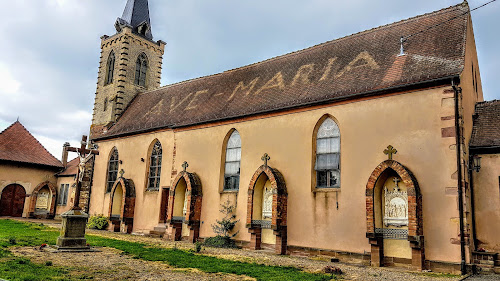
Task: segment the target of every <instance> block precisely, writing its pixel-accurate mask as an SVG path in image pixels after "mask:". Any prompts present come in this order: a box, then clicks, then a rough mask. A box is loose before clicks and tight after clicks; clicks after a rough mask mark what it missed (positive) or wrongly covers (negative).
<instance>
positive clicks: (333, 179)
mask: <svg viewBox="0 0 500 281" xmlns="http://www.w3.org/2000/svg"><path fill="white" fill-rule="evenodd" d="M314 169H315V170H316V187H340V130H339V127H338V126H337V123H335V121H333V120H332V119H331V118H327V119H325V121H323V123H322V124H321V126H320V127H319V129H318V134H317V137H316V164H315V167H314Z"/></svg>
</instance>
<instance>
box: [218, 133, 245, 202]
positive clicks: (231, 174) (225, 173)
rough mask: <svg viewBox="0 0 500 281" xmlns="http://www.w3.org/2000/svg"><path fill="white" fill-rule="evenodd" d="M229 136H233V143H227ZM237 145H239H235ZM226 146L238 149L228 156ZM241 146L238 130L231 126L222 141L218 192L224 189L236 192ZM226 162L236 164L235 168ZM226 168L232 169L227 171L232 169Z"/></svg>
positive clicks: (238, 180) (238, 184) (238, 182)
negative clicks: (237, 151)
mask: <svg viewBox="0 0 500 281" xmlns="http://www.w3.org/2000/svg"><path fill="white" fill-rule="evenodd" d="M234 134H235V135H234ZM231 138H234V139H232V141H233V143H232V144H229V142H230V139H231ZM238 145H239V147H237V146H238ZM228 146H229V149H235V150H237V149H239V153H236V154H233V155H231V156H228ZM231 146H232V147H231ZM241 147H242V144H241V135H240V133H239V131H238V130H236V129H235V128H232V129H231V130H229V132H228V133H227V134H226V136H225V137H224V140H223V142H222V153H221V165H220V182H219V192H224V191H226V192H227V191H230V192H231V191H232V192H235V191H236V192H237V191H238V190H239V186H240V169H241ZM228 159H229V161H228ZM228 162H233V165H235V166H236V169H234V168H235V166H233V167H230V165H231V164H229V165H228ZM228 168H233V169H234V171H229V170H232V169H228Z"/></svg>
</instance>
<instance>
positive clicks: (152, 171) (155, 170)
mask: <svg viewBox="0 0 500 281" xmlns="http://www.w3.org/2000/svg"><path fill="white" fill-rule="evenodd" d="M161 154H162V149H161V144H160V142H159V141H157V142H156V143H155V145H154V146H153V150H152V151H151V158H150V162H149V176H148V189H149V190H160V175H161Z"/></svg>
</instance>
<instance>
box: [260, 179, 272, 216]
mask: <svg viewBox="0 0 500 281" xmlns="http://www.w3.org/2000/svg"><path fill="white" fill-rule="evenodd" d="M262 193H263V194H262V219H270V218H272V217H273V192H272V189H271V187H269V186H266V187H264V192H262Z"/></svg>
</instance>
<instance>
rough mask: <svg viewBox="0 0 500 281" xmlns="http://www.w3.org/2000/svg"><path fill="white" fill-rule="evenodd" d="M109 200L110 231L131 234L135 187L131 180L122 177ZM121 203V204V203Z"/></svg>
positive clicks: (115, 185) (114, 186) (116, 183)
mask: <svg viewBox="0 0 500 281" xmlns="http://www.w3.org/2000/svg"><path fill="white" fill-rule="evenodd" d="M110 196H111V198H110V200H109V212H108V215H109V220H110V221H111V225H110V229H111V230H113V231H115V232H118V231H121V232H126V233H131V232H132V229H133V227H134V210H135V185H134V182H133V181H132V180H131V179H126V178H123V177H120V178H119V179H117V180H116V182H115V184H114V185H113V188H112V189H111V193H110ZM120 201H121V202H120Z"/></svg>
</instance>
